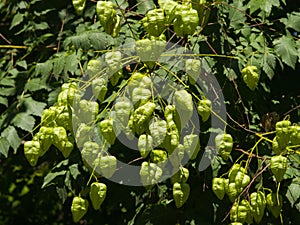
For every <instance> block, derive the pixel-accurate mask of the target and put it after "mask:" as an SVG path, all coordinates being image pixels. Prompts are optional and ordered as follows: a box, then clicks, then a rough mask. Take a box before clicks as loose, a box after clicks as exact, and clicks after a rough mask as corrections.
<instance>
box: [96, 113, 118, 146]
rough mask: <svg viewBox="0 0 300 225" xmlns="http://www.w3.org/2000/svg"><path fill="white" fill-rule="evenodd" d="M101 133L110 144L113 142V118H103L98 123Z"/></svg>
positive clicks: (114, 138) (114, 135) (114, 136)
mask: <svg viewBox="0 0 300 225" xmlns="http://www.w3.org/2000/svg"><path fill="white" fill-rule="evenodd" d="M99 126H100V130H101V134H102V135H103V137H104V138H105V140H107V141H108V142H109V143H110V144H112V145H113V144H114V143H115V140H116V134H115V133H114V128H113V126H114V121H113V119H111V118H109V119H105V120H102V121H101V122H100V123H99Z"/></svg>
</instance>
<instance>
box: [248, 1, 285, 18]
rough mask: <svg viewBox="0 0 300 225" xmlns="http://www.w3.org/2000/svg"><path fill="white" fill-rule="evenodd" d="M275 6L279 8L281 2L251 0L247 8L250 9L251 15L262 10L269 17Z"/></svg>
mask: <svg viewBox="0 0 300 225" xmlns="http://www.w3.org/2000/svg"><path fill="white" fill-rule="evenodd" d="M273 6H275V7H279V6H280V2H279V0H250V2H249V3H248V5H247V7H248V8H249V9H250V14H252V13H254V12H255V11H256V10H258V9H261V10H262V11H264V12H265V13H266V14H267V15H270V13H271V10H272V7H273Z"/></svg>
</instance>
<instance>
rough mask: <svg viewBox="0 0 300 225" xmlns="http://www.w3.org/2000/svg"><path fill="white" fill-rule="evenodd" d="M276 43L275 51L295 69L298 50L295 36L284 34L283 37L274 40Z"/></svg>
mask: <svg viewBox="0 0 300 225" xmlns="http://www.w3.org/2000/svg"><path fill="white" fill-rule="evenodd" d="M274 45H275V47H274V49H275V52H276V53H277V54H278V55H279V56H280V57H281V59H282V61H283V62H284V63H285V64H287V65H288V66H290V67H292V68H293V69H295V65H296V62H297V57H298V52H297V49H296V43H295V41H294V40H293V38H292V37H289V36H282V37H281V38H278V39H276V40H274Z"/></svg>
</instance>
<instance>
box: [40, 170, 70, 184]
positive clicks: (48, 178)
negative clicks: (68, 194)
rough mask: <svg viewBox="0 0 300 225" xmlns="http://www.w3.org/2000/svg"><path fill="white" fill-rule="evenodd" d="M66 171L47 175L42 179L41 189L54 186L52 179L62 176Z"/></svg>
mask: <svg viewBox="0 0 300 225" xmlns="http://www.w3.org/2000/svg"><path fill="white" fill-rule="evenodd" d="M66 172H67V171H66V170H62V171H59V172H54V173H51V172H50V173H48V174H47V175H46V176H45V177H44V183H43V185H42V188H45V187H48V186H51V185H52V184H56V183H55V182H54V179H55V178H56V177H58V176H63V175H65V174H66Z"/></svg>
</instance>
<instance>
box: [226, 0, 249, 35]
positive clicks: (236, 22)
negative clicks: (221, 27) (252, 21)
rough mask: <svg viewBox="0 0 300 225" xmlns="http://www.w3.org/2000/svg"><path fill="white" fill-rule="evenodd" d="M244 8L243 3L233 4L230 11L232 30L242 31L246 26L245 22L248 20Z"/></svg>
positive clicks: (235, 2)
mask: <svg viewBox="0 0 300 225" xmlns="http://www.w3.org/2000/svg"><path fill="white" fill-rule="evenodd" d="M244 8H245V7H244V6H243V2H242V1H234V2H233V3H232V6H231V7H230V9H229V19H230V26H231V27H232V28H234V29H240V28H242V27H243V26H244V22H245V21H246V19H247V18H246V15H245V13H244V12H243V10H244ZM237 9H239V10H237Z"/></svg>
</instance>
